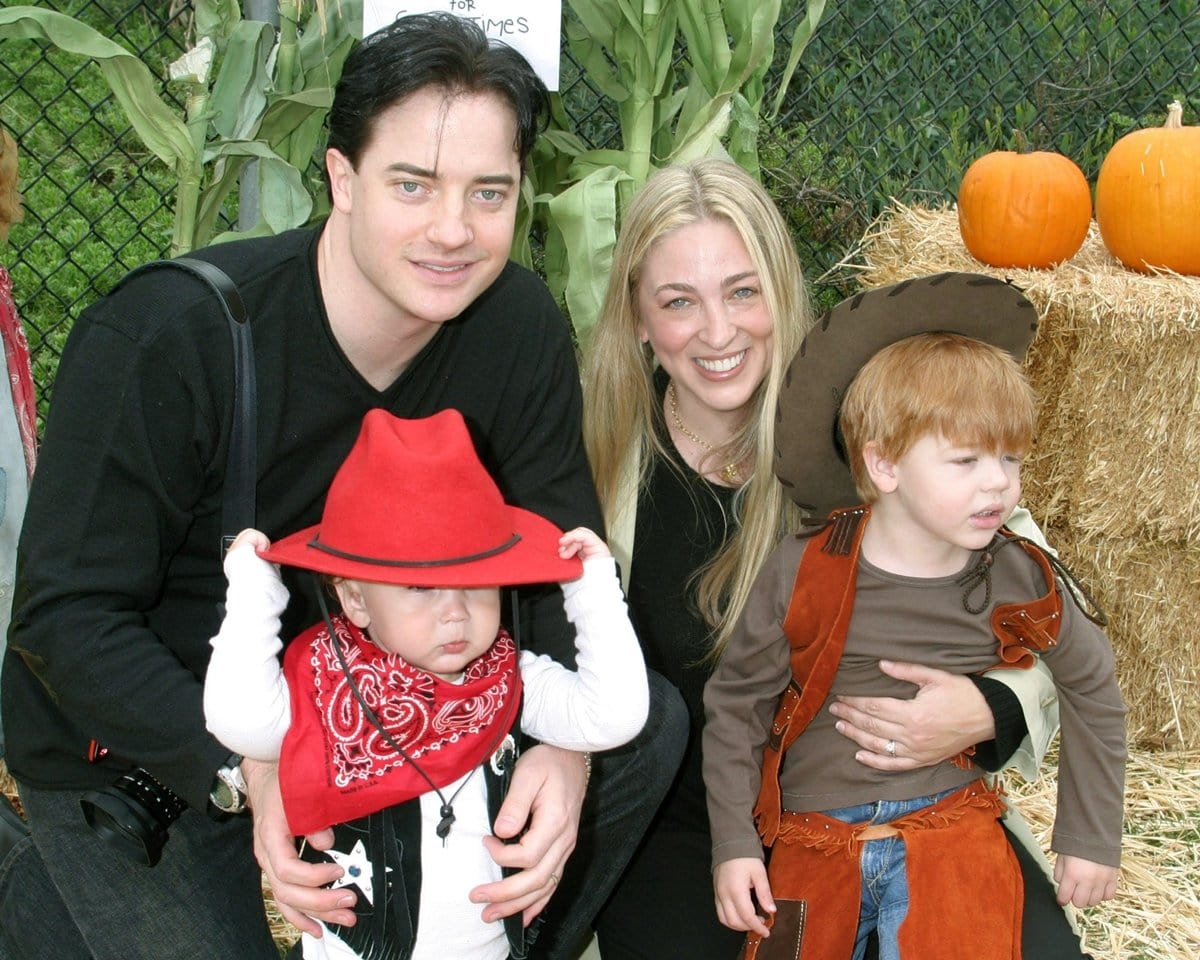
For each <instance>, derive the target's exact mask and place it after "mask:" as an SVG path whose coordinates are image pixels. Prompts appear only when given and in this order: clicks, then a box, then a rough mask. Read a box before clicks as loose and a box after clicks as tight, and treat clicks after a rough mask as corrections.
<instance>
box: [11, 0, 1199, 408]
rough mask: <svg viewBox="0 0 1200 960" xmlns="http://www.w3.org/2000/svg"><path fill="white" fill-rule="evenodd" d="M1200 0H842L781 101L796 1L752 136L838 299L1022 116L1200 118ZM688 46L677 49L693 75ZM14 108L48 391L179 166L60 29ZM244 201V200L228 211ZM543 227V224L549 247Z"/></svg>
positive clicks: (177, 43)
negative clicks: (876, 243) (884, 213)
mask: <svg viewBox="0 0 1200 960" xmlns="http://www.w3.org/2000/svg"><path fill="white" fill-rule="evenodd" d="M6 5H7V4H6ZM40 6H43V7H49V8H53V9H57V10H61V11H63V12H65V13H68V14H71V15H73V16H76V17H78V18H79V19H81V20H83V21H84V22H86V23H88V24H90V25H91V26H93V27H94V28H96V29H97V30H98V31H100V32H102V33H105V34H106V35H116V36H117V37H118V39H120V40H121V42H123V43H124V44H125V45H126V46H127V47H129V48H130V49H132V50H134V51H135V52H137V53H138V54H139V56H140V57H141V58H142V59H143V60H144V61H145V62H146V63H147V65H148V66H150V67H151V69H152V71H154V72H155V73H157V74H161V73H162V72H163V71H164V65H165V64H166V63H169V62H170V61H172V60H174V59H175V58H176V57H177V56H178V55H179V53H180V52H181V51H182V50H183V49H184V47H185V46H186V45H187V37H186V36H185V30H184V24H185V20H186V18H185V17H183V16H182V15H181V14H180V11H179V9H178V8H180V7H186V4H182V3H180V4H169V3H167V2H156V3H150V2H149V0H45V2H43V3H41V4H40ZM635 6H636V5H635ZM718 6H719V4H718ZM1198 6H1200V5H1197V4H1196V3H1195V2H1194V0H1153V2H1150V0H1107V2H1096V0H891V2H888V3H882V4H881V3H878V2H875V0H836V2H830V3H828V4H827V5H826V9H825V13H824V16H823V18H822V20H821V23H820V26H819V27H818V29H817V31H816V34H815V36H814V38H813V40H812V42H811V43H810V45H809V46H808V48H807V49H806V50H805V52H804V54H803V56H802V58H801V60H800V64H799V68H798V70H797V73H796V76H795V78H794V80H793V82H792V83H791V85H790V87H789V89H788V92H787V96H786V98H785V100H784V102H783V103H782V105H781V107H780V110H779V112H778V114H774V115H772V113H771V111H770V109H769V105H770V103H771V100H772V97H773V94H774V91H775V90H776V89H777V88H778V79H779V77H780V75H781V73H782V71H783V70H784V67H785V65H786V57H787V51H788V44H787V42H786V39H787V38H788V37H790V36H791V34H792V32H793V31H794V29H795V24H796V20H797V18H799V17H800V16H802V15H803V14H804V12H805V10H806V9H807V3H805V2H803V0H784V2H783V4H782V15H781V17H780V25H779V29H778V32H777V37H778V38H782V39H779V41H778V42H777V43H776V45H775V47H776V49H775V57H774V63H773V66H772V67H771V70H770V72H769V73H767V74H766V76H765V78H764V80H763V81H762V86H763V100H764V103H765V105H766V106H767V107H768V109H767V110H766V111H765V112H764V115H763V118H762V119H761V120H760V122H759V126H758V128H757V131H756V134H755V139H756V141H757V152H758V162H759V164H760V166H761V176H762V178H763V182H764V183H765V184H766V186H767V188H768V190H769V191H770V192H771V194H772V195H773V196H774V197H775V199H776V201H777V202H778V203H779V205H780V206H781V208H782V209H783V210H784V212H785V214H786V216H787V218H788V220H789V223H790V224H791V226H792V229H793V233H794V235H795V238H796V243H797V247H798V249H799V251H800V254H801V259H802V261H803V262H804V265H805V269H806V272H807V274H808V276H809V278H810V280H812V281H814V288H815V291H816V293H817V296H818V299H819V300H820V301H821V302H823V303H825V304H830V303H832V302H835V301H836V300H837V299H839V298H840V297H841V296H844V295H845V294H846V293H847V292H849V290H850V280H849V279H848V278H847V277H846V276H845V275H843V274H842V273H840V272H837V271H834V272H833V273H830V272H829V271H830V268H831V267H832V266H833V265H834V264H836V263H837V262H838V261H839V260H840V259H841V258H842V257H843V256H844V255H845V253H846V252H847V251H848V250H849V249H850V248H851V247H852V246H853V244H854V243H855V242H856V241H857V240H858V238H859V237H860V236H861V235H862V232H863V230H864V229H865V227H866V226H867V224H868V223H869V222H870V220H871V219H872V218H873V217H874V216H875V215H876V214H877V213H878V212H879V210H880V209H882V207H883V206H884V205H885V204H886V202H887V200H888V198H889V197H893V196H894V197H897V198H899V199H902V200H904V201H906V202H914V201H926V202H941V201H946V200H950V199H952V198H953V194H954V191H955V189H956V188H957V184H958V179H959V177H960V176H961V174H962V171H963V170H964V169H965V168H966V166H967V165H968V164H969V163H970V161H971V160H973V159H974V158H975V157H977V156H979V155H981V154H982V153H984V152H986V151H987V150H989V149H995V148H999V147H1003V148H1009V147H1011V146H1012V145H1013V139H1012V131H1013V129H1014V128H1021V129H1022V130H1023V131H1024V132H1025V134H1026V136H1027V137H1028V139H1029V141H1030V143H1031V144H1032V145H1033V146H1034V147H1036V148H1040V149H1056V150H1058V151H1060V152H1063V153H1066V154H1067V155H1069V156H1071V157H1072V158H1073V159H1075V160H1076V162H1078V163H1079V164H1080V166H1081V167H1082V168H1083V170H1084V171H1085V173H1086V174H1087V175H1088V176H1089V178H1092V179H1094V177H1095V173H1096V171H1097V170H1098V168H1099V164H1100V160H1101V159H1102V157H1103V155H1104V153H1105V151H1106V150H1107V149H1108V147H1109V146H1110V145H1111V144H1112V143H1113V142H1115V140H1116V139H1117V138H1118V137H1119V136H1120V135H1121V134H1123V133H1125V132H1127V131H1128V130H1130V129H1133V128H1134V127H1136V126H1141V125H1145V124H1156V123H1160V122H1161V120H1162V116H1163V112H1164V110H1165V106H1166V104H1167V102H1168V101H1169V100H1171V99H1180V100H1182V101H1183V103H1184V120H1185V123H1196V122H1197V121H1200V61H1198V58H1197V57H1196V54H1195V51H1196V50H1198V49H1200V11H1198ZM687 57H688V51H687V50H686V49H683V48H681V47H678V46H677V47H676V48H675V49H674V50H673V51H672V62H673V64H674V67H673V69H674V70H675V71H676V73H677V75H678V76H679V77H681V78H686V77H687V76H688V69H689V64H688V62H687ZM564 80H565V81H566V82H569V83H571V84H572V85H571V86H570V87H569V88H564V90H563V91H562V95H561V98H560V106H561V114H562V118H563V122H562V123H561V124H560V126H561V127H562V128H563V130H564V131H565V132H566V133H568V134H569V135H570V136H572V137H575V138H578V141H579V142H580V143H582V144H584V145H586V146H587V147H588V148H590V149H592V150H604V149H619V148H620V147H621V146H622V133H621V129H620V110H619V109H618V106H617V104H615V103H614V102H613V101H612V100H611V99H610V98H607V97H605V96H604V95H603V94H602V93H601V91H599V90H598V89H597V88H596V86H595V85H594V84H591V83H589V82H588V80H587V77H586V76H583V75H582V73H581V71H580V69H579V66H578V64H577V63H575V62H574V61H573V60H572V59H571V54H570V51H569V50H568V55H567V57H566V58H565V59H564ZM0 122H2V123H4V124H5V125H6V126H7V128H8V129H9V131H10V132H11V133H12V134H13V136H14V138H15V139H16V140H17V143H18V151H19V154H20V156H21V165H22V166H21V170H22V184H23V186H22V189H23V191H24V193H25V194H26V201H27V203H26V206H27V212H26V219H25V222H24V223H21V224H17V225H15V226H14V227H13V229H12V232H11V235H10V240H9V244H8V245H7V246H6V247H4V248H3V249H0V262H3V263H4V264H5V265H7V266H8V267H9V269H10V271H11V272H12V274H13V278H14V285H15V292H16V296H17V302H18V306H19V308H20V310H21V313H22V317H23V319H24V321H25V323H26V327H27V330H28V333H29V337H30V341H31V345H32V347H33V352H34V358H35V365H36V371H35V378H36V380H37V382H38V385H39V393H40V396H41V397H42V398H43V399H44V398H45V397H46V396H47V395H48V392H49V387H50V385H51V383H52V379H53V372H54V369H55V367H56V364H57V357H58V354H59V351H60V350H61V345H62V342H63V340H64V339H65V336H66V332H67V330H68V329H69V326H70V323H71V321H72V320H73V318H74V316H75V315H77V313H78V312H79V310H80V309H82V307H83V306H85V305H86V304H87V303H88V302H89V301H90V300H92V299H94V298H95V297H96V296H98V295H99V294H101V293H103V292H104V291H106V290H108V289H109V288H110V287H111V286H112V285H113V284H114V283H115V282H116V280H117V279H118V278H119V277H120V276H121V275H122V274H123V273H124V272H125V271H126V270H128V269H130V268H132V267H133V266H135V265H137V264H138V263H141V262H144V261H145V260H148V259H152V258H154V257H156V256H161V255H162V254H163V253H164V252H165V251H166V250H167V248H168V245H169V242H170V236H171V210H170V201H171V197H172V194H173V191H174V189H175V181H174V176H173V174H172V173H171V172H170V171H168V170H167V169H166V167H165V166H164V165H163V164H161V163H160V162H158V161H157V160H155V159H154V158H153V157H152V156H151V155H150V154H149V153H148V152H147V151H146V149H145V148H144V147H143V146H142V144H141V142H140V141H139V140H138V139H137V138H136V137H135V136H133V135H132V133H131V132H130V130H129V127H128V124H127V123H126V122H125V120H124V117H123V116H122V114H121V112H120V110H119V109H117V107H116V106H115V104H114V103H113V101H112V100H111V98H110V96H109V93H108V89H107V86H106V85H105V83H104V80H103V78H102V76H101V74H100V71H99V70H98V69H97V68H96V67H95V66H94V65H92V64H89V63H86V62H84V61H82V60H81V59H79V58H76V57H69V56H66V55H63V54H61V53H59V52H58V51H55V50H54V49H52V48H50V47H48V46H46V45H43V44H40V43H35V42H30V41H26V40H16V41H14V40H4V41H0ZM663 159H665V152H664V155H660V156H658V157H657V162H661V161H662V160H663ZM236 212H237V211H236V205H235V203H231V204H229V205H227V209H226V210H225V211H224V216H225V217H226V218H233V217H236ZM545 230H546V225H545V223H542V224H540V225H538V224H535V225H534V235H535V248H534V251H533V253H534V256H535V257H536V255H537V247H536V240H537V239H538V236H539V233H540V235H541V236H542V238H544V236H545Z"/></svg>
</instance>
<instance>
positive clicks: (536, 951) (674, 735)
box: [531, 670, 688, 960]
mask: <svg viewBox="0 0 1200 960" xmlns="http://www.w3.org/2000/svg"><path fill="white" fill-rule="evenodd" d="M648 673H649V680H650V712H649V716H648V717H647V720H646V726H645V727H644V728H643V730H642V732H641V733H640V734H638V735H637V736H636V737H635V738H634V739H633V740H632V741H630V742H629V743H627V744H626V745H625V746H623V747H619V748H618V749H616V750H610V751H607V752H605V753H598V754H596V756H595V758H594V759H593V765H592V780H591V783H590V784H589V785H588V794H587V798H586V800H585V801H584V805H583V817H582V819H581V821H580V824H579V841H578V844H577V846H576V848H575V852H574V853H573V854H572V855H571V858H570V859H569V860H568V861H567V867H566V870H565V871H564V873H563V878H562V882H561V883H560V884H559V888H558V890H557V891H555V895H554V897H553V899H552V900H551V901H550V905H549V906H548V907H547V908H546V911H545V918H546V923H545V926H544V927H543V928H542V930H541V932H540V933H539V934H538V938H537V941H536V942H535V943H534V947H533V951H532V953H531V957H532V958H535V960H566V958H569V957H572V956H574V954H575V952H576V950H577V949H578V948H579V946H580V944H581V942H582V941H583V940H584V939H585V938H586V937H587V936H588V935H589V932H590V930H591V926H592V921H593V920H595V918H596V915H597V914H598V913H599V912H600V908H601V907H602V906H603V905H604V902H605V900H607V899H608V895H609V894H610V893H611V892H612V889H613V887H614V886H615V885H616V882H617V880H618V879H619V878H620V876H621V872H622V871H623V870H624V869H625V866H626V865H627V864H628V863H629V860H630V858H631V857H632V856H633V852H634V850H636V849H637V845H638V842H639V841H640V840H641V837H642V834H643V833H644V832H645V830H646V827H647V826H648V825H649V824H650V821H651V819H652V818H653V817H654V813H655V811H656V810H657V809H658V805H659V803H661V802H662V798H663V796H664V795H665V794H666V792H667V789H668V788H669V787H670V786H671V782H672V781H673V780H674V778H675V772H676V771H677V770H678V769H679V764H680V761H681V760H682V758H683V750H684V747H685V746H686V745H687V738H688V715H687V708H686V707H685V706H684V704H683V698H682V697H681V696H680V694H679V691H678V690H676V689H675V687H674V686H672V685H671V684H670V683H668V682H667V681H666V680H664V679H663V678H662V677H661V676H660V675H659V674H657V673H655V672H654V671H653V670H651V671H648Z"/></svg>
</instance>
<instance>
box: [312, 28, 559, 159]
mask: <svg viewBox="0 0 1200 960" xmlns="http://www.w3.org/2000/svg"><path fill="white" fill-rule="evenodd" d="M427 87H436V88H440V89H442V90H445V91H446V93H448V94H460V93H466V94H487V93H490V94H494V95H496V96H499V97H500V98H501V99H503V100H504V101H505V102H506V103H508V104H509V105H510V106H511V107H512V109H513V114H514V115H515V116H516V120H517V138H516V142H514V143H513V148H514V149H515V150H516V152H517V156H518V158H519V159H520V162H521V169H522V170H524V169H525V161H526V159H528V157H529V152H530V151H531V150H532V149H533V144H534V142H535V141H536V140H537V138H538V134H539V133H541V131H542V129H543V127H544V126H545V123H546V117H547V115H548V113H549V102H550V97H549V94H548V93H547V91H546V85H545V84H544V83H542V81H541V79H540V78H539V77H538V75H537V74H536V73H535V72H534V70H533V67H531V66H530V65H529V61H527V60H526V59H525V58H524V57H523V56H521V54H519V53H518V52H517V51H516V50H514V49H513V48H512V47H509V46H506V45H505V44H502V43H496V44H491V43H489V42H488V38H487V35H486V34H485V33H484V32H483V30H481V29H480V28H479V26H478V25H477V24H475V23H473V22H471V21H470V20H465V19H463V18H462V17H457V16H455V15H454V14H450V13H424V14H414V15H411V16H407V17H400V18H399V19H397V20H396V21H395V22H393V23H391V24H389V25H388V26H386V27H384V28H383V29H382V30H379V31H378V32H376V33H373V34H371V35H370V36H369V37H367V38H366V39H365V40H363V42H362V43H360V44H359V45H358V46H357V47H356V48H355V49H354V51H353V52H352V53H351V54H350V56H349V57H348V58H347V59H346V65H345V67H344V68H343V69H342V76H341V79H340V80H339V81H338V85H337V89H336V91H335V92H334V96H333V106H332V107H331V108H330V111H329V146H330V147H332V148H334V149H336V150H339V151H341V153H342V154H343V155H345V156H346V158H347V159H349V161H350V162H351V163H352V164H353V165H355V166H357V165H358V161H359V159H360V157H361V155H362V152H363V150H364V149H365V148H366V146H367V143H368V142H369V141H370V139H371V133H372V131H373V128H374V124H375V120H376V118H377V117H378V116H379V115H380V114H381V113H383V112H384V111H385V110H387V109H388V108H390V107H392V106H395V105H396V104H398V103H400V102H401V101H402V100H404V99H405V98H407V97H409V96H411V95H412V94H414V93H416V92H417V91H418V90H422V89H425V88H427Z"/></svg>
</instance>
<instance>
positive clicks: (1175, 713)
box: [1045, 524, 1200, 749]
mask: <svg viewBox="0 0 1200 960" xmlns="http://www.w3.org/2000/svg"><path fill="white" fill-rule="evenodd" d="M1045 532H1046V536H1047V537H1048V538H1049V540H1050V542H1051V543H1053V544H1054V546H1055V547H1056V548H1057V549H1058V551H1059V553H1060V555H1061V556H1062V558H1063V560H1064V561H1065V562H1066V564H1067V566H1068V567H1070V568H1071V570H1072V572H1074V573H1075V575H1076V576H1077V577H1078V578H1079V579H1080V581H1081V582H1082V583H1083V584H1084V585H1085V587H1086V588H1087V590H1088V592H1089V593H1091V595H1092V596H1093V597H1095V598H1096V601H1097V602H1098V603H1099V604H1100V606H1101V608H1102V609H1103V610H1104V611H1105V613H1107V614H1108V626H1107V627H1106V628H1105V632H1106V633H1107V634H1108V636H1109V638H1110V639H1111V640H1112V643H1113V649H1114V651H1115V652H1116V655H1117V679H1118V681H1119V682H1120V685H1121V693H1122V696H1123V697H1124V699H1125V703H1126V705H1127V706H1128V707H1129V714H1128V717H1127V719H1126V725H1127V729H1128V739H1129V742H1130V743H1131V744H1133V745H1135V746H1137V747H1139V748H1140V749H1163V748H1170V749H1180V748H1184V749H1196V748H1200V709H1197V703H1200V655H1198V651H1197V643H1196V641H1197V639H1198V638H1200V605H1197V603H1196V602H1195V601H1196V598H1197V597H1200V544H1180V543H1164V542H1154V541H1147V540H1145V539H1142V538H1137V537H1132V538H1131V537H1116V538H1113V537H1108V536H1106V535H1104V534H1097V533H1095V532H1092V531H1088V530H1086V529H1081V528H1080V527H1078V526H1075V525H1071V524H1068V525H1053V524H1051V525H1047V526H1046V528H1045Z"/></svg>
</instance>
